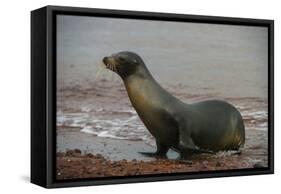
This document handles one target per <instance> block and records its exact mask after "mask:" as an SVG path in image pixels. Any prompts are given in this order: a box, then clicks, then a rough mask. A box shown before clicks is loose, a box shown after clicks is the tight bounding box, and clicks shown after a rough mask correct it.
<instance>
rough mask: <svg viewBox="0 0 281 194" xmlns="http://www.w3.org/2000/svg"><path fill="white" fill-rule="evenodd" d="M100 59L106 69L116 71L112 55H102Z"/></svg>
mask: <svg viewBox="0 0 281 194" xmlns="http://www.w3.org/2000/svg"><path fill="white" fill-rule="evenodd" d="M102 61H103V63H104V65H105V67H106V68H107V69H110V70H111V71H113V72H117V68H116V64H115V63H114V59H113V58H112V57H104V58H103V60H102Z"/></svg>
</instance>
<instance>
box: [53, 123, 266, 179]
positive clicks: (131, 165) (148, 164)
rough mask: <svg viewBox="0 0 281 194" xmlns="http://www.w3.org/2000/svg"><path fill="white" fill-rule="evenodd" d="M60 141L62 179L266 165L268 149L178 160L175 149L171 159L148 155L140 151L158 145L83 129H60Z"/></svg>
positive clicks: (58, 171) (59, 176)
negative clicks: (91, 132) (101, 134)
mask: <svg viewBox="0 0 281 194" xmlns="http://www.w3.org/2000/svg"><path fill="white" fill-rule="evenodd" d="M251 133H252V132H251ZM251 133H250V134H249V131H248V133H247V134H248V136H249V135H250V136H252V135H253V134H251ZM254 133H257V131H254ZM260 133H261V132H260ZM256 135H257V136H260V134H256ZM57 140H58V141H57V142H58V144H57V158H56V159H57V168H56V176H57V179H60V180H61V179H75V178H96V177H112V176H131V175H149V174H167V173H183V172H198V171H214V170H229V169H243V168H262V167H266V166H267V157H266V153H265V150H264V149H262V148H261V147H260V146H259V145H251V146H249V145H247V144H246V145H245V147H244V148H243V149H242V152H241V154H240V153H238V154H237V153H233V152H231V151H227V152H218V153H217V154H215V155H209V154H201V155H195V156H193V157H192V159H191V160H190V161H189V160H188V161H186V160H177V159H176V158H177V156H178V154H177V153H175V152H174V151H169V152H168V159H157V158H151V157H146V156H143V155H142V154H140V153H138V152H141V151H145V152H154V151H155V149H156V148H155V147H153V146H151V145H148V144H146V143H145V142H143V141H140V140H136V141H131V140H119V139H111V138H104V137H97V136H95V135H93V134H87V133H83V132H81V131H80V128H69V127H68V128H63V127H61V128H58V130H57Z"/></svg>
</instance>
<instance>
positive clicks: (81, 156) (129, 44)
mask: <svg viewBox="0 0 281 194" xmlns="http://www.w3.org/2000/svg"><path fill="white" fill-rule="evenodd" d="M268 36H269V35H268V28H267V27H262V26H246V25H228V24H210V23H195V22H175V21H173V22H170V21H156V20H143V19H126V18H110V17H94V16H75V15H63V14H59V15H57V16H56V52H57V53H56V66H57V75H56V76H57V77H56V80H57V87H56V88H57V91H56V92H57V94H56V97H57V110H56V179H57V180H75V179H84V178H93V179H94V178H101V177H123V176H124V177H128V176H144V175H145V176H146V175H156V174H157V175H163V174H165V175H169V174H180V173H194V172H216V171H221V170H230V171H231V170H240V169H256V168H264V167H268V57H269V56H268Z"/></svg>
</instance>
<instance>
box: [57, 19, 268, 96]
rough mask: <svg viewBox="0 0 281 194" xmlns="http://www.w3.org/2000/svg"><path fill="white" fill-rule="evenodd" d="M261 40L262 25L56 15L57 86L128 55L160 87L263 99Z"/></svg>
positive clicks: (264, 54) (263, 36)
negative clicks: (142, 63)
mask: <svg viewBox="0 0 281 194" xmlns="http://www.w3.org/2000/svg"><path fill="white" fill-rule="evenodd" d="M267 39H268V32H267V28H266V27H255V26H239V25H217V24H204V23H201V24H200V23H186V22H167V21H150V20H136V19H116V18H102V17H86V16H66V15H65V16H64V15H59V16H57V65H58V86H59V87H60V86H65V85H68V84H71V83H73V82H75V81H76V82H83V80H84V79H87V80H93V79H94V77H95V72H96V71H97V67H98V65H97V64H98V63H99V62H100V61H101V60H102V58H103V57H104V56H107V55H110V54H112V53H116V52H119V51H133V52H136V53H138V54H139V55H140V56H141V57H142V58H143V59H144V61H145V63H146V65H147V66H148V68H149V70H150V71H151V73H152V74H153V75H154V77H155V78H156V80H158V81H159V82H160V83H161V84H164V85H165V84H177V83H181V84H183V85H187V86H190V87H192V88H194V90H200V89H202V88H208V89H211V90H213V91H216V92H218V93H220V94H221V95H223V96H230V97H260V98H264V99H266V98H267V90H268V88H267V79H268V78H267V73H268V72H267V71H268V69H267V66H268V63H267V60H268V50H267V49H268V48H267V45H268V42H267ZM70 65H79V67H80V68H79V69H80V70H79V72H77V73H76V74H71V75H69V74H68V73H67V72H68V67H69V66H70Z"/></svg>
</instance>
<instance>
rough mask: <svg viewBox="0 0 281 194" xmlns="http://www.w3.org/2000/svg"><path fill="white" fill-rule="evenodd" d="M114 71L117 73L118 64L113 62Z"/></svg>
mask: <svg viewBox="0 0 281 194" xmlns="http://www.w3.org/2000/svg"><path fill="white" fill-rule="evenodd" d="M113 71H114V72H116V73H117V69H116V64H115V63H114V64H113Z"/></svg>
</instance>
